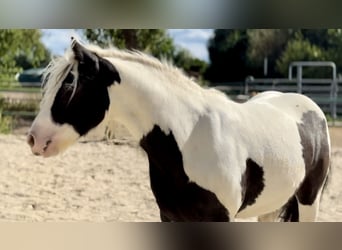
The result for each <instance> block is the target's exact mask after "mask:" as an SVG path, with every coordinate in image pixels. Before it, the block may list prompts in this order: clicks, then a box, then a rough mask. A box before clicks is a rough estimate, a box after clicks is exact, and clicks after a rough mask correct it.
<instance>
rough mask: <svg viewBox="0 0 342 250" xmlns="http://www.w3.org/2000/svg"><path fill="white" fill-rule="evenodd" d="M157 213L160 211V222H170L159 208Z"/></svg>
mask: <svg viewBox="0 0 342 250" xmlns="http://www.w3.org/2000/svg"><path fill="white" fill-rule="evenodd" d="M159 213H160V220H161V221H162V222H171V220H170V219H169V218H168V217H167V216H166V215H165V214H164V213H163V212H162V211H161V210H160V211H159Z"/></svg>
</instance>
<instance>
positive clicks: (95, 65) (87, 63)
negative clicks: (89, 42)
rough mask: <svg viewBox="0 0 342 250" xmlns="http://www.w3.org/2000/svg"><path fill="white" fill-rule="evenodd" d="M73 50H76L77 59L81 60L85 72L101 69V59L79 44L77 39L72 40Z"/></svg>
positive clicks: (94, 71)
mask: <svg viewBox="0 0 342 250" xmlns="http://www.w3.org/2000/svg"><path fill="white" fill-rule="evenodd" d="M71 48H72V51H73V52H74V55H75V59H76V60H77V61H78V62H79V65H80V67H81V70H84V73H92V74H94V73H97V72H98V71H99V60H98V57H97V56H96V55H95V54H94V53H92V52H91V51H89V50H88V49H86V48H85V47H83V46H82V45H81V44H79V43H78V42H77V41H76V40H73V41H72V44H71Z"/></svg>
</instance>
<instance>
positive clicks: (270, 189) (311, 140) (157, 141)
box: [28, 40, 330, 221]
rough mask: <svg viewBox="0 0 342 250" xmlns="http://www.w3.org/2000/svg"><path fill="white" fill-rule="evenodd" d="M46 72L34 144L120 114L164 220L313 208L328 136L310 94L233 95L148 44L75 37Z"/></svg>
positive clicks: (61, 145)
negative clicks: (95, 42) (129, 47)
mask: <svg viewBox="0 0 342 250" xmlns="http://www.w3.org/2000/svg"><path fill="white" fill-rule="evenodd" d="M44 81H45V86H44V89H43V99H42V102H41V106H40V112H39V114H38V115H37V117H36V118H35V120H34V122H33V124H32V127H31V129H30V131H29V135H28V143H29V144H30V146H31V149H32V152H33V153H34V154H36V155H42V156H44V157H49V156H53V155H56V154H58V153H60V152H62V151H63V150H65V149H66V148H67V147H68V146H69V145H71V144H73V143H74V142H75V141H77V139H78V138H80V137H82V136H85V135H86V134H88V133H89V132H90V131H93V130H94V129H95V128H96V127H98V126H101V125H103V124H105V123H106V122H107V121H108V120H109V119H115V120H117V121H118V122H120V123H122V124H123V125H125V126H126V127H127V128H128V130H129V131H130V132H131V133H132V135H133V136H134V138H135V139H136V140H137V141H138V142H139V143H140V146H141V147H142V148H143V150H144V151H145V152H146V154H147V157H148V160H149V171H150V181H151V188H152V191H153V194H154V196H155V198H156V201H157V203H158V206H159V208H160V216H161V220H162V221H233V220H234V218H246V217H255V216H257V217H258V218H259V220H264V219H270V218H273V219H276V220H283V221H315V219H316V218H317V213H318V209H319V202H320V196H321V192H322V189H323V186H324V182H325V180H326V178H327V175H328V172H329V165H330V139H329V134H328V127H327V122H326V119H325V116H324V114H323V113H322V111H321V110H320V108H319V107H318V106H317V105H316V104H315V103H314V102H312V101H311V100H310V99H309V98H307V97H305V96H303V95H299V94H295V93H287V94H283V93H279V92H264V93H261V94H259V95H256V96H255V97H253V98H252V99H251V100H250V101H248V102H246V103H243V104H238V103H235V102H232V101H230V100H229V99H228V98H226V97H225V96H224V95H223V94H222V93H220V92H218V91H213V90H208V89H204V88H201V87H200V86H199V85H197V84H196V83H194V82H193V81H192V80H191V79H189V78H187V77H186V76H185V75H184V74H183V73H182V72H181V71H180V70H178V69H176V68H175V67H173V66H172V65H170V64H167V63H162V62H160V61H158V60H157V59H155V58H151V57H149V56H147V55H145V54H142V53H138V52H127V51H119V50H116V49H101V48H99V47H96V46H91V45H87V46H83V45H81V44H80V43H79V42H77V41H76V40H73V41H72V45H71V48H70V49H69V51H67V52H66V54H65V56H64V57H61V58H57V59H55V60H53V61H52V62H51V63H50V65H49V66H48V67H47V69H46V74H45V80H44Z"/></svg>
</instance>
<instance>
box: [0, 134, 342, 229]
mask: <svg viewBox="0 0 342 250" xmlns="http://www.w3.org/2000/svg"><path fill="white" fill-rule="evenodd" d="M24 131H25V130H18V131H16V132H15V133H14V134H12V135H0V159H1V163H0V166H1V167H0V220H2V221H92V222H102V221H130V222H132V221H159V212H158V208H157V205H156V203H155V200H154V197H153V195H152V193H151V191H150V187H149V179H148V162H147V159H146V156H145V154H144V152H143V151H142V150H141V149H139V148H138V147H137V146H136V145H134V144H132V143H131V142H130V141H129V140H122V138H121V140H114V141H106V142H103V141H102V142H87V143H84V142H83V143H77V144H76V145H74V146H72V147H71V148H70V149H69V150H68V151H67V152H65V153H64V154H62V155H60V156H57V157H54V158H48V159H43V158H40V157H35V156H33V155H32V154H31V152H30V150H29V147H28V146H27V145H26V143H25V136H24ZM331 137H332V144H333V164H332V175H331V178H330V181H329V184H328V186H327V189H326V190H325V193H324V196H323V199H322V204H321V209H320V210H321V211H320V214H319V221H342V192H341V186H342V129H341V128H332V129H331Z"/></svg>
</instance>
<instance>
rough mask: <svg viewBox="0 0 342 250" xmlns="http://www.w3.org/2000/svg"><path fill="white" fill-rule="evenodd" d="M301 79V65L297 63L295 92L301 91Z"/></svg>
mask: <svg viewBox="0 0 342 250" xmlns="http://www.w3.org/2000/svg"><path fill="white" fill-rule="evenodd" d="M302 80H303V68H302V65H297V93H299V94H301V93H302V92H303V89H302Z"/></svg>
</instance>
